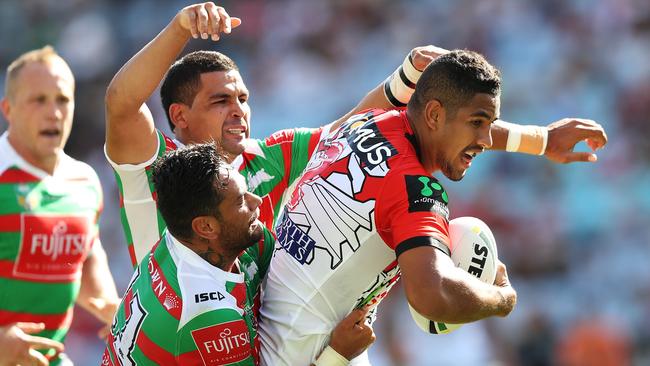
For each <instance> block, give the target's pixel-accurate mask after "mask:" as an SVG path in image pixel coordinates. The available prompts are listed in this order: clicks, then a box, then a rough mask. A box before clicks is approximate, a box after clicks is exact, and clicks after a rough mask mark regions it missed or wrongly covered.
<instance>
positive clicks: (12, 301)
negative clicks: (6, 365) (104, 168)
mask: <svg viewBox="0 0 650 366" xmlns="http://www.w3.org/2000/svg"><path fill="white" fill-rule="evenodd" d="M101 209H102V190H101V186H100V184H99V179H98V178H97V175H96V173H95V171H94V170H93V169H92V168H91V167H90V166H88V165H87V164H85V163H82V162H80V161H77V160H74V159H72V158H71V157H69V156H67V155H65V154H63V155H62V157H61V160H60V162H59V164H58V166H57V167H56V170H55V171H54V174H53V175H49V174H47V173H46V172H44V171H42V170H40V169H39V168H36V167H34V166H33V165H31V164H29V163H27V162H26V161H25V160H23V159H22V158H21V157H20V156H19V155H18V154H17V153H16V151H15V150H14V149H13V148H12V147H11V145H10V144H9V141H8V138H7V133H5V134H3V135H2V136H1V137H0V326H2V325H6V324H9V323H13V322H36V323H38V322H43V323H45V330H43V331H42V332H40V333H38V334H37V335H38V336H41V337H47V338H51V339H54V340H56V341H60V342H63V340H64V338H65V335H66V333H67V331H68V327H69V326H70V321H71V319H72V309H73V307H74V303H75V300H76V298H77V294H78V292H79V286H80V279H81V268H82V263H83V262H84V260H85V259H86V257H87V256H88V254H89V252H90V250H91V247H92V246H93V243H95V242H96V241H97V243H96V244H95V245H101V244H99V242H98V236H97V233H98V228H97V219H98V216H99V213H100V211H101ZM58 363H59V359H58V358H57V359H54V360H52V361H51V363H50V364H51V365H56V364H58Z"/></svg>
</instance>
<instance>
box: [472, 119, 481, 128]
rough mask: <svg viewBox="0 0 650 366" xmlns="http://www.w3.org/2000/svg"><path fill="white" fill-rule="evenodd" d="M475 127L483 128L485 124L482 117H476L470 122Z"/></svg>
mask: <svg viewBox="0 0 650 366" xmlns="http://www.w3.org/2000/svg"><path fill="white" fill-rule="evenodd" d="M470 123H471V124H472V126H473V127H474V128H481V125H483V121H481V120H480V119H475V120H473V121H471V122H470Z"/></svg>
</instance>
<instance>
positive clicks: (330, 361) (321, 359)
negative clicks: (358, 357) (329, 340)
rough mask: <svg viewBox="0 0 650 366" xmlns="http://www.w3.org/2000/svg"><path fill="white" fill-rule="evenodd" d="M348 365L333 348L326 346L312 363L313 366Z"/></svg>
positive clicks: (348, 362)
mask: <svg viewBox="0 0 650 366" xmlns="http://www.w3.org/2000/svg"><path fill="white" fill-rule="evenodd" d="M349 364H350V361H348V359H347V358H345V357H343V356H341V355H340V354H339V353H338V352H336V351H335V350H334V348H332V347H330V346H327V348H325V349H324V350H323V352H321V354H320V356H318V358H317V359H316V361H315V362H314V366H347V365H349Z"/></svg>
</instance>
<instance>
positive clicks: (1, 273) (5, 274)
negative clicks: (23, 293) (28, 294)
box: [0, 259, 79, 283]
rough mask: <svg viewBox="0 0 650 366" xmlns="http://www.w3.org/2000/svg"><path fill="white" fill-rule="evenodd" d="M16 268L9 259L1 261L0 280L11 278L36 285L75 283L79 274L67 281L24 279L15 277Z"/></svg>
mask: <svg viewBox="0 0 650 366" xmlns="http://www.w3.org/2000/svg"><path fill="white" fill-rule="evenodd" d="M14 266H15V262H13V261H11V260H7V259H0V278H11V279H17V280H25V281H29V282H36V283H71V282H74V281H76V280H77V279H78V276H79V275H77V274H75V275H74V276H73V277H72V278H66V279H56V280H52V279H39V278H28V279H25V278H22V277H16V276H15V275H14Z"/></svg>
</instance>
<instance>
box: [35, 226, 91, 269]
mask: <svg viewBox="0 0 650 366" xmlns="http://www.w3.org/2000/svg"><path fill="white" fill-rule="evenodd" d="M85 247H86V234H81V233H68V225H67V224H66V223H65V221H63V220H61V221H59V222H57V223H56V225H54V227H53V229H52V233H51V234H39V233H34V234H33V235H32V242H31V246H30V254H41V255H44V256H46V257H49V258H50V260H51V261H55V260H56V258H57V257H59V256H60V255H78V254H82V253H84V251H85Z"/></svg>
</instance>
